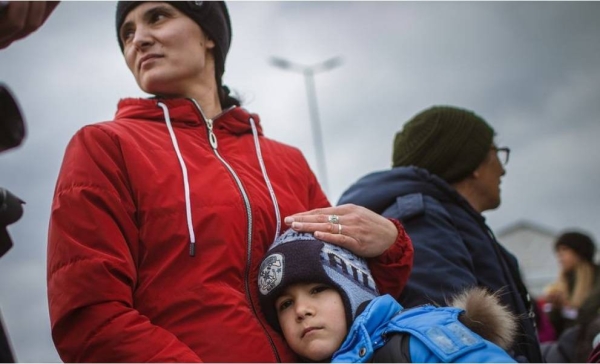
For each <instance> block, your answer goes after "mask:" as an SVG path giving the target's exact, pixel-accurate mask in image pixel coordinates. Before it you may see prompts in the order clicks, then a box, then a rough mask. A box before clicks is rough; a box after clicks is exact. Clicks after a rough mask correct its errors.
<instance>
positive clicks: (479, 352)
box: [332, 295, 515, 363]
mask: <svg viewBox="0 0 600 364" xmlns="http://www.w3.org/2000/svg"><path fill="white" fill-rule="evenodd" d="M462 312H463V310H462V309H459V308H455V307H436V306H432V305H423V306H418V307H414V308H411V309H407V310H404V309H403V308H402V306H401V305H400V304H399V303H398V302H397V301H396V300H394V299H393V298H392V297H391V296H390V295H384V296H379V297H377V298H375V299H374V300H372V301H371V302H370V303H369V304H368V306H367V307H366V309H365V310H364V311H363V312H362V313H361V314H360V315H359V316H357V317H356V319H355V320H354V323H353V324H352V327H351V328H350V332H349V333H348V335H347V336H346V340H345V341H344V342H343V343H342V345H341V346H340V349H339V350H338V351H337V352H335V354H334V355H333V358H332V362H357V363H364V362H367V361H371V360H373V356H374V354H375V353H376V351H377V350H379V349H381V348H383V347H384V346H386V345H388V344H393V345H397V343H398V341H390V340H389V339H390V338H391V337H393V336H394V335H398V334H403V333H404V334H405V335H406V334H408V335H410V336H409V343H408V353H403V348H402V346H401V345H397V346H396V347H386V348H385V350H388V349H390V350H388V351H390V352H391V353H392V361H395V362H403V361H406V360H405V359H407V356H408V359H409V360H410V361H411V362H413V363H439V362H446V363H448V362H454V363H465V362H470V363H477V362H503V363H514V362H515V361H514V359H513V358H512V357H511V356H510V355H508V353H506V352H505V351H504V350H502V349H501V348H500V347H499V346H497V345H495V344H494V343H492V342H490V341H487V340H485V339H483V338H482V337H481V336H479V335H478V334H476V333H475V332H473V331H471V330H470V329H468V328H467V327H466V326H464V325H463V324H462V323H461V322H460V321H459V320H458V316H459V315H460V314H461V313H462ZM388 358H389V356H388Z"/></svg>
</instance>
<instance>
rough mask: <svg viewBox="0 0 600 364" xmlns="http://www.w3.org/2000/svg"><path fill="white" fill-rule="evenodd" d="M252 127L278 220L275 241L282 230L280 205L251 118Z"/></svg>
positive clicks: (259, 158)
mask: <svg viewBox="0 0 600 364" xmlns="http://www.w3.org/2000/svg"><path fill="white" fill-rule="evenodd" d="M250 126H251V127H252V136H253V137H254V147H255V148H256V155H257V157H258V163H259V164H260V169H261V170H262V174H263V178H264V179H265V183H266V184H267V188H268V189H269V193H270V194H271V201H272V202H273V207H274V208H275V217H276V219H277V230H275V238H274V239H273V241H275V239H277V237H278V236H279V231H280V230H281V215H280V213H279V204H278V203H277V197H276V196H275V191H273V186H271V181H270V180H269V175H268V174H267V169H266V168H265V163H264V161H263V158H262V153H261V151H260V143H259V142H258V131H257V130H256V125H254V119H253V118H250Z"/></svg>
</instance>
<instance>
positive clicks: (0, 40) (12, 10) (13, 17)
mask: <svg viewBox="0 0 600 364" xmlns="http://www.w3.org/2000/svg"><path fill="white" fill-rule="evenodd" d="M58 3H59V1H0V49H4V48H6V47H8V46H9V45H11V44H12V43H13V42H14V41H17V40H19V39H22V38H25V37H26V36H28V35H29V34H31V33H33V32H35V31H36V30H38V29H39V28H40V27H41V26H42V25H43V24H44V23H45V22H46V19H48V17H49V16H50V14H52V12H53V11H54V9H55V8H56V6H57V5H58Z"/></svg>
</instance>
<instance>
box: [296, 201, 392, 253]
mask: <svg viewBox="0 0 600 364" xmlns="http://www.w3.org/2000/svg"><path fill="white" fill-rule="evenodd" d="M285 224H286V225H288V226H291V228H292V229H293V230H295V231H298V232H308V233H314V235H315V237H316V238H317V239H320V240H323V241H326V242H328V243H332V244H335V245H339V246H341V247H343V248H346V249H348V250H350V251H351V252H353V253H354V254H356V255H358V256H360V257H363V258H373V257H376V256H379V255H381V254H383V252H385V251H386V250H387V249H388V248H389V247H390V246H392V245H393V244H394V242H395V241H396V237H397V236H398V230H397V229H396V226H395V225H394V223H392V222H391V221H390V220H388V219H386V218H384V217H383V216H380V215H378V214H376V213H375V212H373V211H371V210H369V209H367V208H364V207H361V206H357V205H353V204H347V205H341V206H336V207H327V208H322V209H315V210H311V211H306V212H302V213H299V214H295V215H292V216H288V217H286V218H285Z"/></svg>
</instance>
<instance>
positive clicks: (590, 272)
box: [544, 231, 599, 336]
mask: <svg viewBox="0 0 600 364" xmlns="http://www.w3.org/2000/svg"><path fill="white" fill-rule="evenodd" d="M554 251H555V253H556V257H557V259H558V263H559V265H560V273H559V276H558V279H557V280H556V281H555V282H554V283H552V284H550V285H549V286H548V287H546V290H545V297H544V301H545V305H544V311H546V312H547V313H548V314H549V317H550V322H551V323H552V326H553V327H554V330H555V331H556V334H557V335H559V336H560V334H561V333H562V332H563V331H564V330H565V329H567V328H568V327H570V326H573V324H574V323H575V319H576V318H577V314H578V312H577V310H578V309H579V308H580V307H581V306H582V304H583V303H584V301H585V300H586V299H587V298H588V297H589V296H590V292H591V291H592V287H593V286H594V283H595V282H596V281H597V280H598V279H597V276H598V273H599V269H598V267H597V266H596V264H594V255H595V254H596V245H595V244H594V242H593V241H592V239H591V238H590V237H589V236H588V235H586V234H583V233H580V232H576V231H568V232H565V233H563V234H561V235H560V236H559V237H558V239H557V240H556V243H555V244H554Z"/></svg>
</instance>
